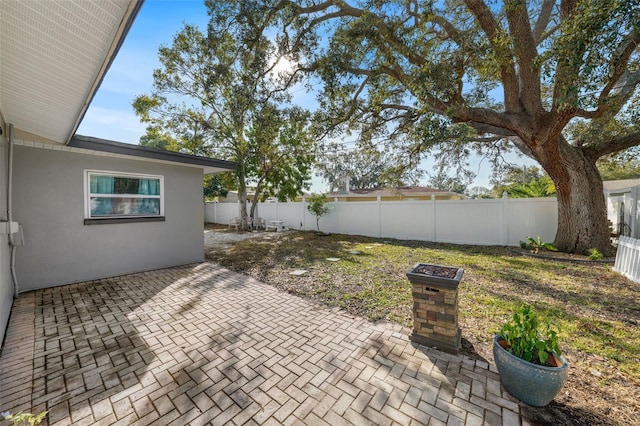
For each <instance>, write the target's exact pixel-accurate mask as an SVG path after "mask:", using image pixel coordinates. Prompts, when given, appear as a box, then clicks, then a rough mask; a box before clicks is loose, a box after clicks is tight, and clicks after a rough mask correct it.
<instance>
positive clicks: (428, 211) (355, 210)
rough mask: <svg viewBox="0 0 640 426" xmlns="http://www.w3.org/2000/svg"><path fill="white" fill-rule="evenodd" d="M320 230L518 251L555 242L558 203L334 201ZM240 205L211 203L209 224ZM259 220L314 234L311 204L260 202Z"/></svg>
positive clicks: (519, 200) (225, 220) (524, 200)
mask: <svg viewBox="0 0 640 426" xmlns="http://www.w3.org/2000/svg"><path fill="white" fill-rule="evenodd" d="M327 204H328V206H329V207H330V209H331V210H330V211H329V213H327V214H326V215H324V216H322V217H321V218H320V230H321V231H324V232H331V233H341V234H351V235H364V236H369V237H378V238H396V239H402V240H423V241H433V242H446V243H454V244H477V245H507V246H517V245H518V244H519V241H520V240H524V239H526V237H537V236H538V235H539V236H540V237H541V238H542V239H543V241H545V242H547V241H553V239H554V238H555V234H556V229H557V226H558V225H557V201H556V199H555V198H513V199H510V198H501V199H490V200H484V199H477V200H435V199H432V200H427V201H370V202H364V201H363V202H338V201H334V202H329V203H327ZM239 211H240V209H239V205H238V204H236V203H207V204H206V205H205V221H206V222H211V223H220V224H228V223H229V221H230V220H231V219H232V218H234V217H236V216H238V215H239ZM255 216H256V217H263V218H264V219H265V220H266V221H267V223H268V222H269V221H271V220H281V221H283V222H284V224H285V226H287V227H289V228H291V229H301V230H315V229H316V217H315V216H313V215H312V214H311V213H309V212H308V211H307V203H306V202H305V201H302V202H294V203H291V202H288V203H259V204H258V206H257V213H256V215H255Z"/></svg>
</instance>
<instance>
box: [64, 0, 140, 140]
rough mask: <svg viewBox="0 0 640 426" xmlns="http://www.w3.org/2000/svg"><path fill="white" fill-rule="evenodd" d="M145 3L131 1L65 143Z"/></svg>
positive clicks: (82, 116)
mask: <svg viewBox="0 0 640 426" xmlns="http://www.w3.org/2000/svg"><path fill="white" fill-rule="evenodd" d="M143 4H144V0H131V1H130V2H129V6H128V8H127V11H126V13H125V15H124V16H123V18H122V21H121V22H120V25H119V26H118V31H117V33H116V37H114V39H113V43H112V44H111V47H110V49H109V53H108V54H107V56H106V57H105V60H104V62H103V63H102V66H101V67H100V70H99V71H98V74H97V75H96V79H95V80H94V82H93V84H92V85H91V88H90V89H89V92H88V94H87V97H86V99H85V100H84V102H83V104H82V107H81V109H80V111H79V112H78V116H77V117H76V120H75V122H74V123H73V125H72V127H71V129H70V131H69V133H68V135H67V137H66V140H65V142H64V143H65V145H68V144H69V143H70V141H71V139H72V138H73V136H74V135H75V133H76V131H77V130H78V127H79V126H80V123H81V122H82V119H83V118H84V116H85V114H86V113H87V109H89V105H90V104H91V101H92V100H93V98H94V97H95V95H96V92H97V91H98V88H99V87H100V85H101V84H102V81H103V80H104V77H105V75H106V74H107V71H108V70H109V68H110V67H111V64H112V63H113V60H114V59H115V57H116V55H117V54H118V51H119V50H120V48H121V47H122V43H124V40H125V38H126V36H127V34H128V33H129V30H130V29H131V26H132V25H133V21H135V19H136V17H137V16H138V13H139V12H140V9H141V8H142V5H143Z"/></svg>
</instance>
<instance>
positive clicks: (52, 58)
mask: <svg viewBox="0 0 640 426" xmlns="http://www.w3.org/2000/svg"><path fill="white" fill-rule="evenodd" d="M141 4H142V2H140V1H135V0H111V1H2V2H0V131H1V134H0V164H1V167H0V339H1V338H2V337H3V336H4V332H5V329H6V325H7V321H8V318H9V313H10V311H11V306H12V303H13V300H14V297H16V296H17V295H18V294H19V293H21V292H24V291H29V290H34V289H39V288H44V287H50V286H57V285H62V284H68V283H73V282H80V281H87V280H94V279H100V278H106V277H111V276H117V275H122V274H128V273H133V272H140V271H146V270H152V269H158V268H164V267H170V266H176V265H182V264H187V263H192V262H200V261H203V260H204V246H203V245H204V243H203V223H204V217H203V216H204V213H203V198H202V176H203V174H204V173H215V172H219V171H226V170H233V169H234V168H235V164H234V163H232V162H228V161H223V160H217V159H211V158H204V157H197V156H192V155H185V154H180V153H171V152H166V151H161V150H156V149H151V148H146V147H142V146H138V145H131V144H125V143H120V142H113V141H105V140H100V139H96V138H91V137H86V136H78V135H76V134H75V132H76V129H77V128H78V125H79V124H80V121H81V120H82V118H83V116H84V114H85V112H86V110H87V108H88V105H89V103H90V102H91V100H92V98H93V96H94V95H95V93H96V91H97V89H98V87H99V85H100V83H101V81H102V79H103V77H104V75H105V73H106V72H107V70H108V68H109V66H110V64H111V62H112V60H113V58H114V57H115V55H116V53H117V52H118V49H119V47H120V46H121V44H122V42H123V40H124V37H125V36H126V34H127V32H128V30H129V28H130V26H131V24H132V23H133V21H134V19H135V17H136V15H137V13H138V11H139V9H140V7H141Z"/></svg>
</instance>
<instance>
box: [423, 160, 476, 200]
mask: <svg viewBox="0 0 640 426" xmlns="http://www.w3.org/2000/svg"><path fill="white" fill-rule="evenodd" d="M474 177H475V176H474V175H473V173H471V172H469V171H463V172H462V173H458V174H457V175H455V176H450V175H449V172H448V171H447V170H446V168H445V167H444V165H443V164H441V165H440V167H438V171H437V172H436V173H435V174H433V175H432V176H431V177H430V178H429V186H430V187H431V188H435V189H442V190H445V191H450V192H457V193H458V194H465V193H466V192H467V187H468V186H469V184H470V183H471V181H472V180H473V178H474Z"/></svg>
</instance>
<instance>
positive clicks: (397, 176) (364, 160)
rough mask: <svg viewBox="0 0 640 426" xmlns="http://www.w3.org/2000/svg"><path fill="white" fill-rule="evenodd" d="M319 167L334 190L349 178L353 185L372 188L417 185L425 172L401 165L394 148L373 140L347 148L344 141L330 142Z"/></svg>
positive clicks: (320, 157) (321, 155)
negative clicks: (363, 144) (383, 146)
mask: <svg viewBox="0 0 640 426" xmlns="http://www.w3.org/2000/svg"><path fill="white" fill-rule="evenodd" d="M316 168H317V170H318V171H319V174H320V176H322V177H323V178H325V179H326V180H327V182H328V183H329V188H330V190H331V191H334V190H338V189H339V188H341V187H342V185H343V184H344V181H345V179H347V178H348V179H349V187H350V188H351V189H372V188H383V187H398V186H406V185H415V184H416V183H417V182H418V180H419V178H420V177H421V176H422V173H421V172H420V171H419V170H418V169H406V168H404V167H399V166H398V165H397V164H395V158H394V155H393V153H392V152H389V151H386V150H380V149H378V148H377V147H375V146H373V145H371V144H369V145H367V146H362V145H359V146H356V147H354V149H351V150H346V149H344V146H343V145H342V144H338V143H335V142H333V143H328V144H326V145H324V147H323V152H322V153H321V154H320V155H319V157H318V159H317V164H316Z"/></svg>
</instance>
